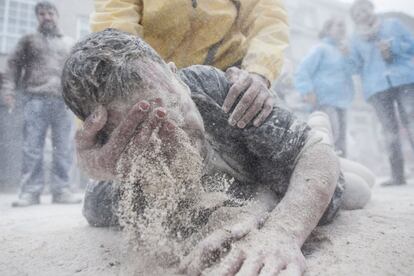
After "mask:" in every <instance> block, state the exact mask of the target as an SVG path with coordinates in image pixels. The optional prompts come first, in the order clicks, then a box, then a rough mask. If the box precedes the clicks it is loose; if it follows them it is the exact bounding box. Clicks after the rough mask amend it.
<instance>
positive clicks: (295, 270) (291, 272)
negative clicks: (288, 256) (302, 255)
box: [279, 263, 305, 276]
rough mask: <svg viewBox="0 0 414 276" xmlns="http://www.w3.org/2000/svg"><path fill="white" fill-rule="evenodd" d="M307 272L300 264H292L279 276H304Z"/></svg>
mask: <svg viewBox="0 0 414 276" xmlns="http://www.w3.org/2000/svg"><path fill="white" fill-rule="evenodd" d="M304 272H305V270H304V269H302V267H301V266H300V265H299V264H296V263H291V264H289V265H288V266H287V267H286V269H284V270H282V271H280V273H279V276H302V275H303V273H304Z"/></svg>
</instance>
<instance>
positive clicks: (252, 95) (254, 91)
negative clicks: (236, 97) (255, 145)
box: [229, 82, 262, 127]
mask: <svg viewBox="0 0 414 276" xmlns="http://www.w3.org/2000/svg"><path fill="white" fill-rule="evenodd" d="M261 88H262V87H261V86H260V85H259V84H258V83H256V82H252V83H251V85H250V87H249V88H248V89H247V91H246V92H245V93H244V95H243V97H242V98H241V100H240V101H239V102H238V103H237V106H236V108H235V109H234V111H233V113H232V114H231V116H230V118H229V123H230V125H232V126H235V125H236V124H238V123H239V121H240V119H241V118H242V117H243V115H245V113H246V111H247V109H249V108H250V107H251V106H253V103H254V101H255V99H256V97H257V95H259V93H260V89H261ZM242 125H243V127H244V126H246V125H245V124H242Z"/></svg>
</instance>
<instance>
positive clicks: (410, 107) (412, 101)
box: [369, 84, 414, 183]
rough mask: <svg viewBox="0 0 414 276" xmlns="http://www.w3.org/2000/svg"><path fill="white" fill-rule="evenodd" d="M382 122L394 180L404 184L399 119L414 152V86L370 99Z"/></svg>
mask: <svg viewBox="0 0 414 276" xmlns="http://www.w3.org/2000/svg"><path fill="white" fill-rule="evenodd" d="M369 103H371V104H372V106H373V107H374V109H375V111H376V113H377V116H378V118H379V120H380V122H381V125H382V129H383V131H384V135H385V142H386V145H387V150H388V156H389V162H390V164H391V173H392V179H393V180H394V181H395V182H396V183H404V182H405V176H404V158H403V154H402V149H401V138H400V129H399V121H398V117H399V118H400V120H401V124H402V125H403V126H404V127H405V128H406V129H407V133H408V136H409V139H410V143H411V147H412V149H413V151H414V139H413V138H414V84H413V85H405V86H399V87H394V88H391V89H389V90H387V91H384V92H381V93H377V94H375V95H373V96H371V97H370V98H369Z"/></svg>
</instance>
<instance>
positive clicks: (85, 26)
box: [76, 16, 90, 40]
mask: <svg viewBox="0 0 414 276" xmlns="http://www.w3.org/2000/svg"><path fill="white" fill-rule="evenodd" d="M89 33H90V29H89V17H87V16H79V17H78V20H77V32H76V35H77V39H78V40H79V39H81V38H83V37H84V36H86V35H88V34H89Z"/></svg>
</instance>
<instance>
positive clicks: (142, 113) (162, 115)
mask: <svg viewBox="0 0 414 276" xmlns="http://www.w3.org/2000/svg"><path fill="white" fill-rule="evenodd" d="M151 113H152V114H151ZM166 118H167V113H166V111H165V109H164V108H162V107H158V108H155V109H153V110H151V105H150V103H148V102H147V101H141V102H138V103H137V104H135V105H134V106H133V107H132V108H131V110H130V111H129V112H128V115H127V116H126V117H125V119H123V121H122V122H121V123H120V124H119V126H118V127H116V128H115V129H114V131H113V132H112V133H111V135H110V137H109V140H108V142H107V143H105V144H104V145H102V144H100V143H99V141H98V133H99V131H100V130H102V129H103V127H104V126H105V124H106V121H107V111H106V109H105V108H104V107H102V106H100V107H98V108H97V109H96V110H95V111H94V112H93V113H92V114H91V115H90V116H89V117H88V118H87V119H86V120H85V123H84V125H83V128H82V129H80V130H78V131H77V133H76V138H75V141H76V150H77V155H78V160H79V163H80V167H81V168H82V169H83V170H85V171H86V173H87V174H88V176H89V177H91V178H94V179H96V180H114V179H115V178H116V166H117V162H118V160H119V158H120V156H121V153H122V152H123V151H124V149H125V147H126V146H127V145H128V144H129V142H130V141H131V140H132V139H134V143H137V144H139V145H142V144H144V143H145V142H146V141H148V140H149V138H150V137H151V135H152V132H153V131H154V130H155V129H156V128H158V127H160V132H159V135H161V134H163V135H168V134H169V133H171V132H174V124H173V123H172V122H169V121H167V120H166ZM161 130H162V131H161ZM160 138H162V137H160ZM166 138H167V139H168V137H166Z"/></svg>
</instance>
